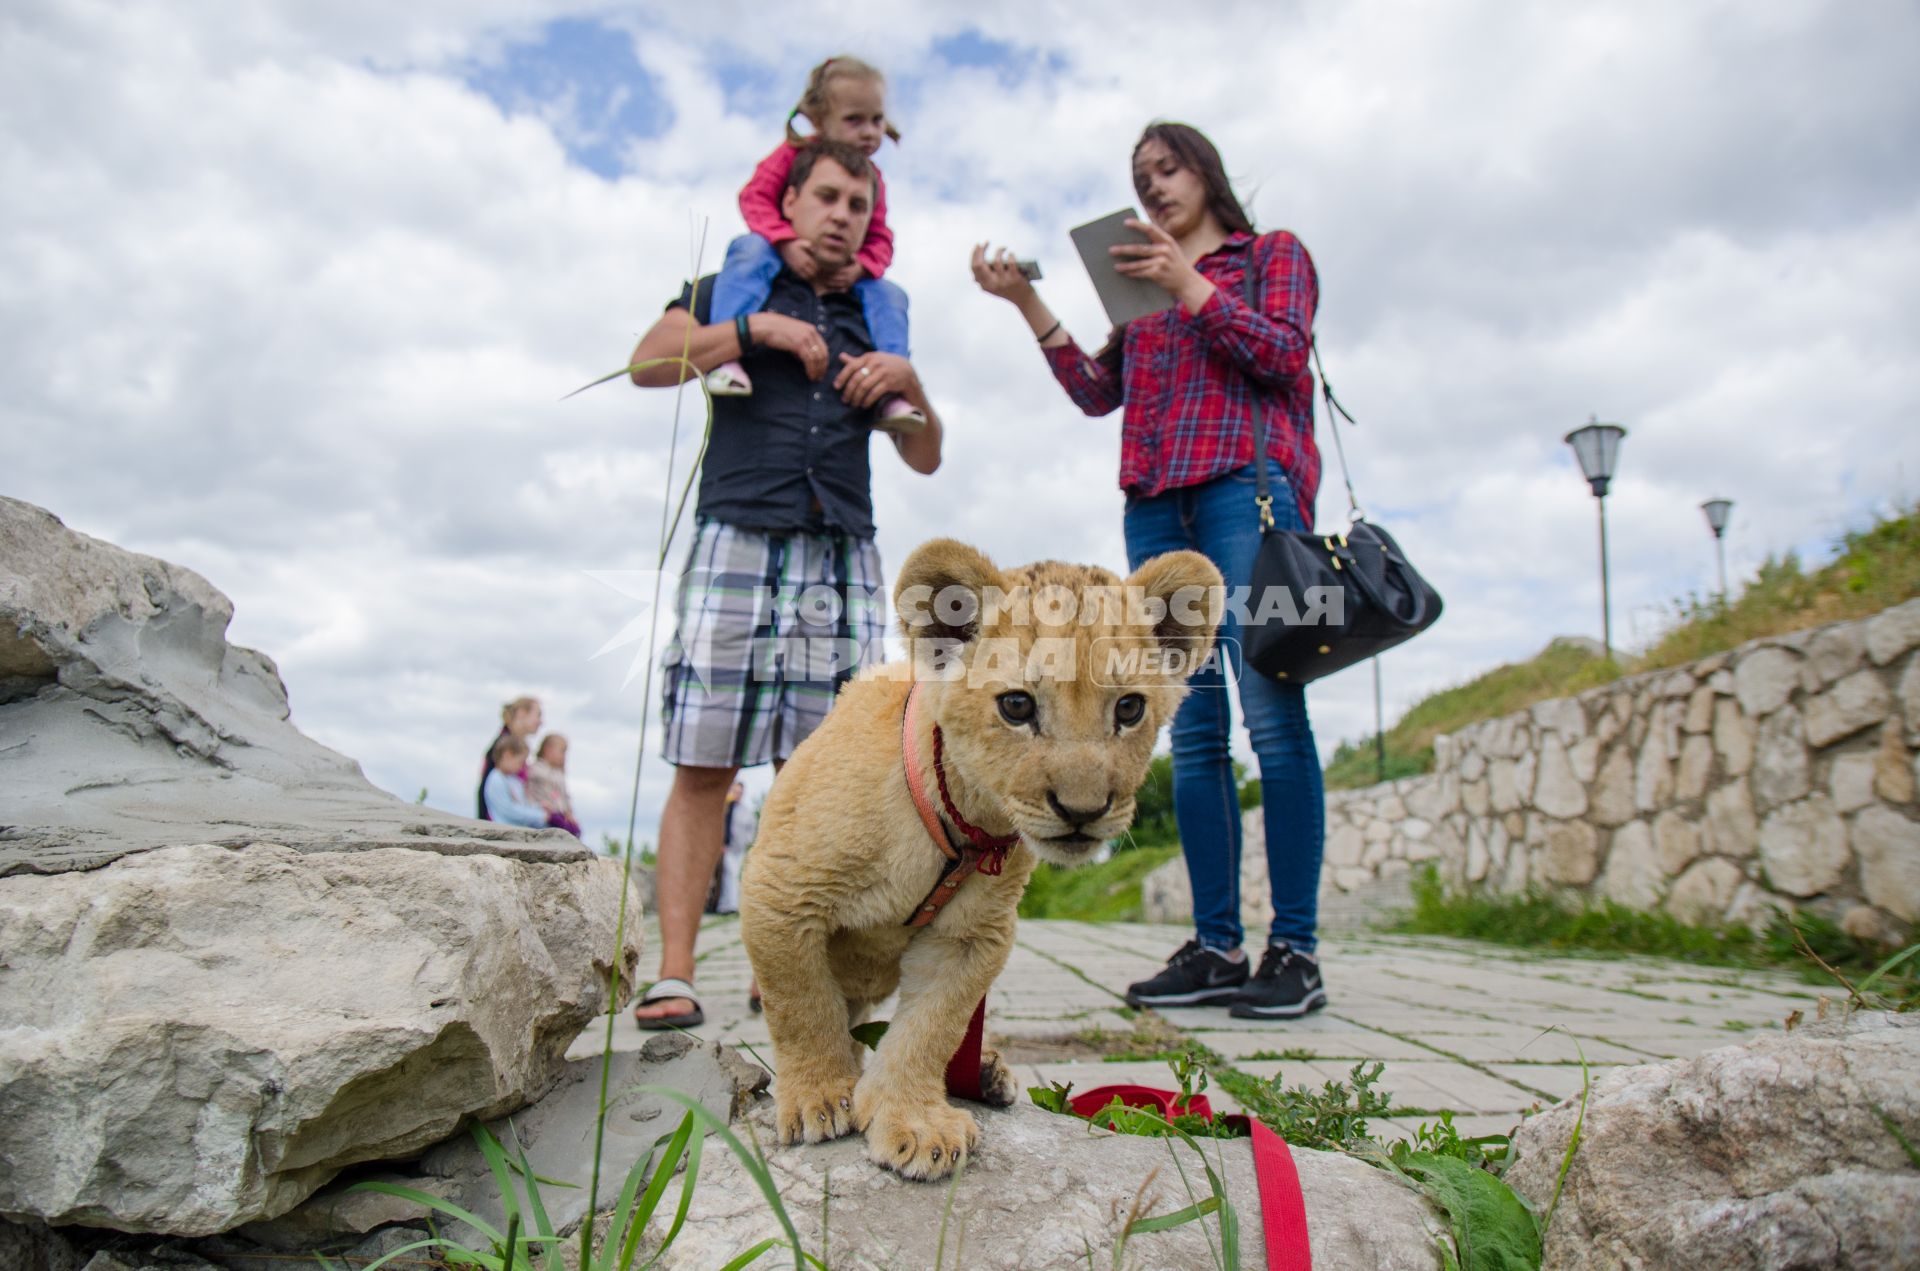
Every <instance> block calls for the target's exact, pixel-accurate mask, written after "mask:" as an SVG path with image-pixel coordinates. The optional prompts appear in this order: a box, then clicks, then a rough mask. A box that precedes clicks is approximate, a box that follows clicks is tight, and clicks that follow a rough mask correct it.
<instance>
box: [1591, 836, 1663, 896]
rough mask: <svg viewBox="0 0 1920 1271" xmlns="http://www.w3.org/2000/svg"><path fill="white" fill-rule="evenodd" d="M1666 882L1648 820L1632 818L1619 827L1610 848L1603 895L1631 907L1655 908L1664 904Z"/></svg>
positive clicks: (1602, 877) (1601, 887)
mask: <svg viewBox="0 0 1920 1271" xmlns="http://www.w3.org/2000/svg"><path fill="white" fill-rule="evenodd" d="M1664 884H1665V876H1664V874H1663V873H1662V871H1661V868H1660V857H1659V854H1658V853H1657V852H1655V851H1654V847H1653V832H1652V831H1651V830H1649V829H1648V828H1647V823H1646V822H1645V821H1632V822H1629V823H1628V824H1626V825H1623V826H1621V827H1620V828H1619V829H1617V830H1615V831H1614V832H1613V842H1612V843H1610V844H1609V845H1608V847H1607V867H1606V869H1605V871H1603V872H1602V873H1601V875H1600V894H1601V895H1603V896H1605V897H1607V898H1608V899H1609V900H1615V901H1618V902H1619V903H1621V904H1623V905H1626V906H1628V907H1629V908H1633V909H1652V908H1655V907H1656V906H1658V905H1659V903H1660V896H1661V892H1662V890H1663V888H1664Z"/></svg>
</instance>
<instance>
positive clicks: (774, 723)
mask: <svg viewBox="0 0 1920 1271" xmlns="http://www.w3.org/2000/svg"><path fill="white" fill-rule="evenodd" d="M675 614H676V617H677V620H678V626H677V627H676V629H675V631H674V633H673V640H672V642H671V643H670V644H668V646H667V652H666V656H665V658H664V659H663V663H662V668H661V669H662V671H663V675H662V677H661V680H662V685H663V694H664V701H663V703H662V709H661V720H662V723H663V725H664V727H663V731H664V733H665V742H664V750H663V754H664V756H665V758H666V760H667V762H668V763H673V764H691V765H694V766H697V767H702V768H737V767H752V766H754V765H756V764H763V763H766V762H768V761H769V760H772V759H785V758H786V757H787V756H789V755H791V754H792V753H793V750H794V747H796V746H798V745H799V744H800V743H801V742H803V741H805V740H806V739H807V737H808V736H810V735H811V734H812V732H813V730H814V729H816V728H818V727H819V726H820V724H821V721H823V720H825V719H826V717H827V711H828V710H829V709H830V708H831V707H832V706H833V697H834V694H835V693H837V692H839V690H840V686H841V685H842V684H845V683H846V682H847V681H848V680H849V679H851V678H853V674H854V672H855V671H856V670H857V669H858V668H859V667H861V666H863V665H866V664H868V663H869V662H880V661H884V660H885V647H884V642H885V639H886V621H887V618H886V592H885V584H884V583H883V582H882V580H881V576H880V552H879V550H878V549H877V548H875V547H874V545H873V540H871V539H862V538H852V537H849V536H848V535H845V534H838V533H824V534H808V533H797V532H796V533H789V532H772V531H763V530H749V529H741V528H740V527H738V526H733V525H727V524H724V523H722V522H719V521H701V522H700V523H699V526H698V529H697V530H696V531H695V533H694V538H693V548H692V550H691V551H689V552H688V554H687V564H686V568H685V570H684V571H682V573H681V575H680V588H679V594H678V596H677V598H676V601H675Z"/></svg>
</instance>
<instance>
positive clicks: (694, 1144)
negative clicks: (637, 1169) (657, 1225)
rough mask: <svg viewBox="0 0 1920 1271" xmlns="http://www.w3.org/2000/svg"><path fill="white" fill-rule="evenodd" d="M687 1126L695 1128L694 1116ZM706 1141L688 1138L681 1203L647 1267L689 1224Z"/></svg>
mask: <svg viewBox="0 0 1920 1271" xmlns="http://www.w3.org/2000/svg"><path fill="white" fill-rule="evenodd" d="M686 1126H687V1129H688V1130H689V1131H691V1130H692V1129H693V1118H692V1117H688V1118H686ZM706 1141H707V1140H706V1136H704V1135H700V1134H695V1135H693V1137H692V1138H691V1139H690V1140H688V1143H687V1172H686V1175H685V1176H684V1177H683V1178H681V1180H680V1205H679V1207H678V1208H677V1209H675V1210H674V1214H673V1226H671V1227H669V1228H667V1234H666V1238H665V1239H663V1240H662V1241H661V1242H660V1247H659V1248H658V1249H656V1250H654V1252H653V1256H652V1257H651V1258H648V1259H647V1262H646V1266H647V1267H651V1266H652V1265H653V1264H654V1263H656V1262H658V1261H660V1255H661V1254H663V1253H665V1252H666V1251H667V1250H668V1249H670V1248H672V1247H673V1242H674V1241H675V1240H677V1239H679V1237H680V1228H682V1227H684V1226H686V1225H687V1210H688V1208H689V1207H690V1206H691V1205H692V1204H693V1188H694V1184H695V1183H697V1182H698V1181H699V1179H700V1150H701V1147H702V1146H703V1145H704V1144H705V1143H706ZM660 1172H661V1173H663V1174H664V1173H667V1172H668V1171H667V1170H666V1169H665V1168H664V1167H663V1168H662V1169H661V1171H660ZM641 1271H646V1268H645V1267H643V1268H642V1269H641Z"/></svg>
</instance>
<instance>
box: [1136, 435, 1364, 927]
mask: <svg viewBox="0 0 1920 1271" xmlns="http://www.w3.org/2000/svg"><path fill="white" fill-rule="evenodd" d="M1268 471H1269V474H1270V477H1271V481H1272V486H1273V495H1274V499H1273V515H1274V521H1275V523H1276V526H1277V528H1279V529H1282V530H1297V529H1301V528H1304V527H1303V526H1302V525H1301V524H1300V511H1299V507H1298V506H1297V504H1296V503H1295V500H1294V495H1293V489H1292V487H1291V486H1289V485H1288V484H1287V480H1286V477H1285V475H1284V474H1282V473H1281V472H1280V470H1279V469H1278V467H1276V466H1274V465H1269V468H1268ZM1253 495H1254V479H1253V468H1252V467H1251V466H1249V467H1245V468H1241V469H1239V470H1237V471H1234V472H1229V473H1227V474H1226V475H1225V476H1221V477H1216V478H1214V479H1213V480H1211V481H1208V482H1205V483H1204V484H1201V485H1196V486H1188V487H1185V488H1183V489H1177V490H1168V491H1166V492H1165V493H1163V494H1159V495H1156V496H1154V497H1153V498H1134V497H1131V496H1130V497H1129V498H1128V499H1127V518H1126V534H1127V559H1128V562H1129V564H1130V566H1131V568H1134V569H1138V568H1139V567H1140V566H1141V564H1143V563H1144V562H1145V561H1147V560H1148V559H1149V558H1151V557H1154V556H1158V555H1160V554H1161V553H1163V552H1172V551H1178V550H1180V549H1182V548H1189V549H1192V550H1194V551H1198V552H1201V553H1202V554H1204V555H1205V556H1206V557H1207V559H1209V560H1211V561H1212V562H1213V563H1214V565H1215V566H1217V567H1218V568H1219V570H1220V573H1221V575H1222V576H1223V577H1224V578H1225V579H1226V582H1227V587H1228V588H1229V590H1231V589H1233V588H1236V587H1239V588H1245V587H1246V586H1248V584H1249V583H1250V582H1251V581H1252V579H1253V558H1254V555H1255V553H1256V552H1257V551H1258V550H1259V547H1260V513H1259V509H1258V508H1256V507H1255V506H1254V502H1253ZM1242 594H1244V592H1243V593H1242ZM1220 645H1221V647H1222V649H1223V650H1224V652H1225V654H1226V657H1225V663H1226V664H1227V665H1228V666H1231V667H1232V669H1233V676H1234V678H1235V679H1236V680H1238V682H1239V685H1240V710H1241V713H1242V714H1243V715H1244V716H1245V721H1246V725H1247V734H1248V737H1249V739H1250V740H1251V741H1252V743H1253V753H1254V757H1255V759H1257V760H1258V761H1259V765H1260V796H1261V803H1262V805H1263V807H1262V812H1263V813H1264V817H1265V825H1266V833H1267V877H1268V879H1269V880H1270V881H1271V886H1272V889H1273V929H1272V931H1271V933H1270V938H1271V939H1273V940H1285V941H1288V942H1289V943H1291V944H1292V945H1293V947H1294V948H1296V949H1298V950H1300V951H1301V952H1303V953H1311V952H1313V948H1314V944H1315V937H1314V929H1315V927H1316V926H1317V924H1318V917H1319V902H1320V856H1321V849H1322V846H1323V843H1324V839H1325V835H1326V806H1325V802H1324V795H1323V793H1322V789H1321V783H1320V756H1319V753H1318V752H1317V751H1316V750H1315V749H1314V745H1313V726H1312V725H1311V724H1309V723H1308V722H1307V695H1306V690H1305V689H1304V688H1303V687H1302V686H1300V685H1298V684H1280V683H1278V682H1276V681H1274V680H1270V679H1268V678H1267V677H1266V676H1264V675H1261V674H1260V673H1259V672H1258V671H1251V670H1249V671H1247V672H1246V673H1245V674H1244V675H1243V674H1242V673H1241V662H1240V621H1239V618H1238V617H1237V616H1236V615H1235V614H1234V613H1233V612H1232V607H1231V606H1230V607H1229V612H1228V614H1227V618H1226V621H1225V622H1223V623H1222V624H1221V627H1220ZM1220 668H1221V662H1220V660H1218V659H1209V661H1208V665H1207V667H1206V669H1204V670H1202V671H1200V672H1199V673H1197V674H1195V675H1194V677H1193V679H1192V680H1191V681H1190V683H1191V685H1192V692H1191V693H1189V694H1188V696H1187V700H1186V701H1185V702H1183V703H1181V705H1180V710H1179V712H1178V713H1177V714H1175V715H1174V717H1173V811H1174V819H1175V820H1176V821H1177V822H1178V823H1179V826H1180V848H1181V851H1182V852H1183V853H1184V854H1185V855H1186V858H1187V878H1188V879H1189V881H1191V882H1192V884H1193V921H1194V926H1195V928H1196V929H1197V930H1198V933H1199V937H1200V943H1202V944H1204V945H1208V946H1210V947H1212V948H1216V949H1237V948H1239V947H1240V942H1241V940H1242V939H1243V937H1244V933H1243V932H1242V930H1241V927H1240V800H1239V797H1238V791H1237V790H1235V788H1234V783H1233V761H1232V756H1231V753H1230V752H1229V749H1228V740H1227V739H1228V728H1229V726H1230V723H1231V721H1230V720H1229V718H1228V711H1227V679H1226V676H1225V675H1224V674H1223V673H1222V671H1221V669H1220Z"/></svg>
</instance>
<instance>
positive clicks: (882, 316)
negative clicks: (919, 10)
mask: <svg viewBox="0 0 1920 1271" xmlns="http://www.w3.org/2000/svg"><path fill="white" fill-rule="evenodd" d="M885 94H886V79H885V78H884V77H883V76H882V75H881V74H880V72H879V71H877V70H875V69H874V68H873V67H871V66H869V65H868V64H867V63H865V62H863V61H861V60H860V59H859V58H857V57H830V58H828V59H827V60H826V61H824V62H822V63H820V65H818V66H816V67H814V68H813V71H812V73H811V74H809V75H808V76H807V87H806V91H805V92H804V93H803V94H801V97H800V104H799V105H797V106H795V107H794V108H793V110H792V112H791V113H789V114H788V115H787V139H786V140H785V141H782V142H781V143H780V144H779V145H778V146H776V147H775V148H774V151H773V153H772V154H770V155H768V156H767V157H766V158H764V159H762V160H761V161H760V165H759V166H758V167H756V168H755V169H754V170H753V179H752V180H750V181H748V182H747V184H746V187H745V188H744V189H742V190H741V191H740V215H741V216H742V217H744V218H745V219H746V222H747V228H748V229H749V230H751V231H753V232H752V233H750V234H743V235H741V236H740V237H739V238H736V239H734V240H733V241H732V242H731V243H729V244H727V259H726V262H725V263H724V264H723V265H722V266H721V267H720V274H719V277H717V278H715V279H714V283H713V307H712V318H711V320H712V321H713V322H731V321H733V320H734V319H735V318H737V317H739V316H740V315H742V314H748V313H756V312H758V311H759V309H760V306H762V305H764V304H765V303H766V302H767V293H768V290H769V288H770V287H771V286H772V284H773V279H774V277H775V275H777V274H778V273H779V272H780V267H781V265H782V264H783V263H784V264H785V265H787V266H788V267H790V268H791V269H792V270H793V271H794V272H795V273H797V274H799V275H800V276H801V277H802V278H804V279H806V280H807V281H809V282H812V281H814V272H815V269H814V263H813V257H812V256H810V255H808V254H807V251H806V244H805V243H803V242H801V241H800V239H799V238H798V237H796V236H795V234H794V232H793V226H791V225H789V224H788V223H787V221H786V219H785V218H784V217H782V216H781V215H780V196H781V194H782V192H783V191H784V190H785V189H786V185H787V173H789V172H790V171H792V170H793V159H794V155H795V154H797V153H798V152H799V150H800V147H802V146H804V145H806V144H807V142H808V139H807V138H805V137H802V136H801V135H800V134H799V132H798V131H796V130H795V129H794V126H793V121H794V119H795V117H796V116H805V117H806V120H807V122H808V123H810V124H812V125H813V135H814V136H815V137H821V138H825V139H826V140H829V141H844V142H847V143H848V144H850V145H853V146H856V147H858V148H859V150H860V152H861V153H862V154H865V155H868V156H871V155H873V154H874V153H875V152H876V151H878V150H879V149H880V142H881V141H882V140H883V139H884V138H887V137H891V138H893V139H894V141H896V142H897V141H899V140H900V133H899V132H898V131H897V130H896V129H895V128H894V126H893V125H892V124H890V123H888V122H887V111H886V96H885ZM873 172H874V178H873V187H874V188H873V219H872V221H870V222H869V223H868V225H867V237H866V241H864V242H863V243H861V244H860V249H859V251H858V252H856V253H855V256H854V261H853V263H852V264H850V265H848V266H847V271H848V276H847V277H846V278H845V279H841V278H829V279H827V280H826V281H827V282H829V283H830V284H836V285H839V286H845V285H849V284H850V285H851V286H852V288H853V293H854V295H856V296H858V297H859V298H860V306H861V308H862V310H863V311H864V312H865V314H866V319H867V333H868V334H869V335H870V336H872V338H873V345H874V348H875V349H877V350H879V351H880V352H882V353H893V354H896V355H898V356H900V357H906V356H907V293H906V292H904V291H902V290H901V289H900V288H899V287H898V286H896V285H895V284H893V283H890V282H888V281H886V280H885V279H884V278H882V277H881V275H882V274H884V273H885V272H886V271H887V266H889V265H891V264H892V263H893V231H892V230H891V229H890V228H888V226H887V186H886V182H885V180H884V179H883V178H882V177H881V176H880V169H879V168H878V167H877V166H876V167H875V168H874V170H873ZM707 389H708V391H709V392H712V393H713V394H715V395H716V396H721V397H745V396H749V395H751V394H752V392H753V382H752V381H751V380H750V379H748V378H747V372H746V370H745V368H743V367H742V366H741V365H740V363H738V362H728V363H726V364H724V365H722V366H717V367H715V368H714V369H713V370H712V371H710V372H708V373H707ZM879 412H880V425H881V427H883V428H891V429H894V430H896V431H915V430H917V429H920V428H923V427H925V426H926V422H927V421H926V417H925V416H923V415H922V414H921V413H920V412H919V411H917V410H915V409H914V408H913V405H912V403H910V402H908V401H907V399H906V398H904V397H901V396H899V395H898V394H895V395H894V396H892V397H889V398H887V399H886V400H885V401H883V402H881V403H880V407H879Z"/></svg>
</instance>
